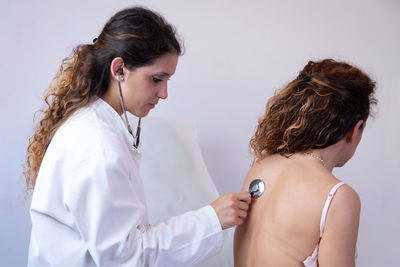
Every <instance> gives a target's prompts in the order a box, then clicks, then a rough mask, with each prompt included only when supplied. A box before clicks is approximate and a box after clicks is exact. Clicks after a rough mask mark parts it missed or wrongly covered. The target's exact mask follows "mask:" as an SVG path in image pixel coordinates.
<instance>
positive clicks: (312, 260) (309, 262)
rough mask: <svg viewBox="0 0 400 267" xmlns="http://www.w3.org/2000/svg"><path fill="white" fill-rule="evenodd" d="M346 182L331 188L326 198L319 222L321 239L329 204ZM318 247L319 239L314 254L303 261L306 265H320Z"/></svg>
mask: <svg viewBox="0 0 400 267" xmlns="http://www.w3.org/2000/svg"><path fill="white" fill-rule="evenodd" d="M344 184H345V183H343V182H340V183H338V184H336V185H335V186H334V187H333V188H332V189H331V191H330V192H329V194H328V197H327V198H326V201H325V205H324V209H323V210H322V215H321V222H320V224H319V240H321V238H322V234H323V233H324V228H325V220H326V214H327V213H328V208H329V205H330V204H331V201H332V198H333V196H334V195H335V193H336V191H337V190H338V188H339V187H340V186H342V185H344ZM318 247H319V241H318V244H317V246H316V247H315V249H314V251H313V253H312V255H311V256H308V257H307V259H306V260H305V261H303V264H304V266H305V267H317V266H318Z"/></svg>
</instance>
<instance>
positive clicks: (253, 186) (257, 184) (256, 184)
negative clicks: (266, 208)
mask: <svg viewBox="0 0 400 267" xmlns="http://www.w3.org/2000/svg"><path fill="white" fill-rule="evenodd" d="M264 191H265V184H264V182H263V180H261V179H254V180H253V181H251V183H250V185H249V193H250V195H251V198H259V197H260V196H261V195H262V194H263V193H264Z"/></svg>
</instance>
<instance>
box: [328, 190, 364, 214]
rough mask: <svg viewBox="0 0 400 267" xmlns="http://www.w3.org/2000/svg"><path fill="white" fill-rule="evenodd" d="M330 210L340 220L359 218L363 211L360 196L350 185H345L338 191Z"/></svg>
mask: <svg viewBox="0 0 400 267" xmlns="http://www.w3.org/2000/svg"><path fill="white" fill-rule="evenodd" d="M330 209H331V211H332V213H335V215H336V217H337V219H338V220H341V219H342V220H345V219H348V218H349V217H354V216H358V215H359V213H360V209H361V200H360V196H359V195H358V193H357V192H356V191H355V190H354V189H353V188H352V187H351V186H350V185H348V184H344V185H342V186H341V187H339V189H338V190H337V191H336V193H335V196H334V199H333V200H332V203H331V207H330ZM341 217H343V218H341Z"/></svg>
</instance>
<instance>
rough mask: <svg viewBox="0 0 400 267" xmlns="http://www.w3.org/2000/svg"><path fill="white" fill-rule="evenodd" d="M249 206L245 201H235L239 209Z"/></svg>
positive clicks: (246, 208) (245, 208)
mask: <svg viewBox="0 0 400 267" xmlns="http://www.w3.org/2000/svg"><path fill="white" fill-rule="evenodd" d="M249 206H250V204H249V203H246V202H243V201H238V203H237V207H238V209H240V210H248V209H249Z"/></svg>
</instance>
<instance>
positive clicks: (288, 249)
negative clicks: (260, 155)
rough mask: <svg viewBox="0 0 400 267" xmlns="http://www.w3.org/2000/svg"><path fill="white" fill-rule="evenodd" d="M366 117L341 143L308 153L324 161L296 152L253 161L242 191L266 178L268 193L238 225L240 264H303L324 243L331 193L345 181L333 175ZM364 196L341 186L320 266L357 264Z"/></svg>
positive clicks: (350, 152)
mask: <svg viewBox="0 0 400 267" xmlns="http://www.w3.org/2000/svg"><path fill="white" fill-rule="evenodd" d="M362 124H363V121H359V122H358V123H357V124H356V125H355V126H354V128H353V129H352V130H351V131H349V133H348V134H347V135H346V136H345V137H344V138H343V139H342V140H340V141H339V142H338V143H336V144H334V145H332V146H330V147H327V148H324V149H318V150H311V151H307V152H309V153H312V154H313V155H315V156H318V157H320V158H322V159H323V161H324V162H325V164H326V166H324V165H323V164H322V163H321V162H320V161H319V160H318V159H316V158H313V157H310V156H308V155H305V154H303V153H295V154H294V155H293V156H291V157H289V158H286V157H284V156H281V155H279V154H274V155H269V156H267V157H265V158H264V159H262V160H259V161H257V162H256V163H255V164H253V166H252V168H251V169H250V171H249V173H248V174H247V176H246V178H245V181H244V184H243V188H242V190H243V191H247V190H248V186H249V184H250V182H251V181H252V180H253V179H255V178H260V179H262V180H263V181H264V183H265V186H266V189H265V191H264V194H263V195H262V196H261V197H260V198H258V199H256V200H253V202H252V206H251V209H250V210H249V212H248V217H247V219H246V220H245V222H244V223H243V224H242V225H241V226H239V227H237V228H236V232H235V240H234V256H235V266H240V267H245V266H267V267H268V266H304V265H303V261H304V260H305V259H306V258H307V257H308V256H310V255H311V254H312V252H313V251H314V249H315V247H316V245H317V244H318V242H319V223H320V219H321V213H322V209H323V206H324V204H325V200H326V198H327V195H328V192H329V191H330V190H331V189H332V187H333V186H334V185H335V184H337V183H338V182H340V181H339V180H338V179H337V178H336V177H335V176H333V175H332V173H331V172H332V170H333V168H334V167H340V166H343V165H344V164H345V163H346V162H347V161H348V160H349V159H350V158H351V157H352V156H353V154H354V152H355V150H356V148H357V146H358V144H359V142H360V140H361V137H362V128H360V126H361V125H362ZM360 206H361V204H360V198H359V196H358V194H357V193H356V192H355V191H354V190H353V189H352V188H351V187H350V186H348V185H343V186H341V187H340V188H339V189H338V190H337V192H336V194H335V196H334V198H333V200H332V202H331V205H330V207H329V209H328V214H327V218H326V224H325V230H324V234H323V236H322V239H321V241H320V243H319V244H320V245H319V253H318V262H319V266H323V267H326V266H343V267H352V266H355V260H354V256H355V247H356V242H357V234H358V224H359V216H360Z"/></svg>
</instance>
